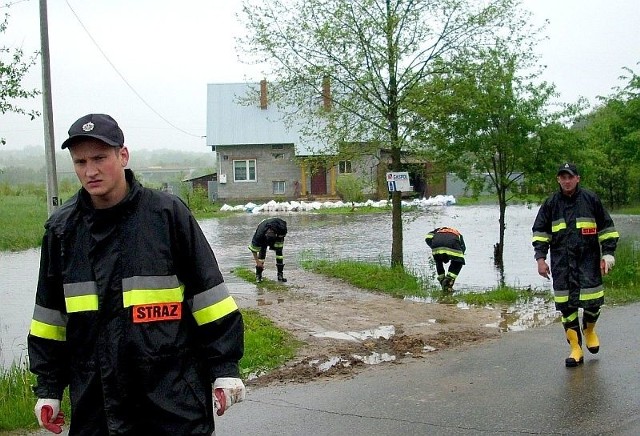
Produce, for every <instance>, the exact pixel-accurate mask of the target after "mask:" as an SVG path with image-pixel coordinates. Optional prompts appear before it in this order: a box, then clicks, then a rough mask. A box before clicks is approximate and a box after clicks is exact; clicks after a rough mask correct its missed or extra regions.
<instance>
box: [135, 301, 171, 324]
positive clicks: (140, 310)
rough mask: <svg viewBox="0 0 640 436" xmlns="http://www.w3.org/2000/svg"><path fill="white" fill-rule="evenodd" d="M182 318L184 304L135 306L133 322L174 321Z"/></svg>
mask: <svg viewBox="0 0 640 436" xmlns="http://www.w3.org/2000/svg"><path fill="white" fill-rule="evenodd" d="M181 318H182V304H180V303H159V304H144V305H138V306H133V322H153V321H172V320H176V319H181Z"/></svg>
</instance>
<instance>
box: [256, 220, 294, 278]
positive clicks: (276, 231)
mask: <svg viewBox="0 0 640 436" xmlns="http://www.w3.org/2000/svg"><path fill="white" fill-rule="evenodd" d="M286 235H287V222H286V221H285V220H283V219H281V218H267V219H264V220H262V221H261V222H260V224H258V228H256V232H255V233H254V235H253V238H252V239H251V245H249V250H250V251H251V253H252V254H253V260H254V261H255V262H256V282H257V283H260V282H261V281H262V272H263V271H264V259H265V257H266V256H267V248H268V249H270V250H274V251H275V252H276V268H277V270H278V281H279V282H286V281H287V279H285V278H284V255H283V253H282V250H283V248H284V237H285V236H286Z"/></svg>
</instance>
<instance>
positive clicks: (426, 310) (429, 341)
mask: <svg viewBox="0 0 640 436" xmlns="http://www.w3.org/2000/svg"><path fill="white" fill-rule="evenodd" d="M286 276H287V278H288V280H289V281H288V282H287V283H286V285H287V287H288V290H287V291H283V292H276V293H269V292H267V293H265V294H263V295H260V298H259V305H258V307H257V310H259V311H260V312H261V313H262V314H263V315H265V316H267V317H269V318H270V319H272V320H273V321H274V322H275V323H276V324H277V325H278V326H279V327H281V328H284V329H286V330H287V331H289V332H291V333H292V334H293V335H294V336H295V337H296V338H297V339H299V340H300V341H302V342H303V343H304V344H305V345H304V346H303V347H302V348H301V350H300V351H299V353H298V355H297V356H296V358H295V359H294V360H293V361H291V362H289V363H288V364H287V365H286V366H285V367H283V368H281V369H279V370H277V371H274V372H271V373H269V374H266V375H260V376H258V377H257V378H253V379H251V380H249V381H248V384H253V385H265V384H269V383H273V382H291V381H293V382H305V381H308V380H310V379H313V378H317V377H339V376H345V375H349V374H351V373H352V372H353V371H358V370H363V369H364V368H366V367H367V366H368V365H367V363H378V362H389V361H394V362H398V361H400V360H402V359H406V358H420V357H423V356H424V355H425V354H426V353H430V352H434V351H435V352H437V351H438V350H441V349H444V348H448V347H455V346H461V345H464V344H468V343H472V342H477V341H481V340H485V339H489V338H495V337H498V336H499V335H500V331H499V329H498V328H497V327H495V326H496V325H497V324H498V321H499V319H500V313H499V311H498V310H493V309H482V308H473V309H461V308H458V307H456V306H455V305H452V304H436V303H432V304H426V303H422V302H414V301H409V300H400V299H396V298H392V297H389V296H387V295H381V294H374V293H370V292H366V291H362V290H359V289H357V288H354V287H352V286H350V285H348V284H346V283H344V282H342V281H341V280H337V279H331V278H327V277H324V276H321V275H317V274H314V273H311V272H308V271H304V270H302V269H291V270H288V271H286ZM239 304H240V305H241V306H242V305H243V304H242V301H239ZM489 325H492V327H489ZM365 362H367V363H365Z"/></svg>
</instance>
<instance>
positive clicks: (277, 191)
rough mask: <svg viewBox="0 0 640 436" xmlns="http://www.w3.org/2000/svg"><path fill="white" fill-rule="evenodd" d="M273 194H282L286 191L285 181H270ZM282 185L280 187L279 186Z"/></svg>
mask: <svg viewBox="0 0 640 436" xmlns="http://www.w3.org/2000/svg"><path fill="white" fill-rule="evenodd" d="M271 186H272V190H273V195H284V194H285V193H286V192H287V182H285V181H284V180H274V181H272V182H271ZM280 186H282V188H281V189H280V188H279V187H280Z"/></svg>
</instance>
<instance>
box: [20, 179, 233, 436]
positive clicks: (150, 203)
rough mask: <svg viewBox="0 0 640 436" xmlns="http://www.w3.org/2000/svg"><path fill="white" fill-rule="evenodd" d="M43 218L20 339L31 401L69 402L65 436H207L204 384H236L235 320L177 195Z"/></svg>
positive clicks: (80, 197)
mask: <svg viewBox="0 0 640 436" xmlns="http://www.w3.org/2000/svg"><path fill="white" fill-rule="evenodd" d="M126 174H127V181H128V183H129V186H130V191H129V193H128V194H127V196H126V198H125V199H123V200H122V201H121V202H120V203H119V204H118V205H116V206H114V207H112V208H109V209H104V210H96V209H94V208H93V207H92V205H91V200H90V198H89V196H88V194H87V192H86V191H84V190H82V189H81V190H80V192H79V193H78V194H77V195H76V196H75V197H74V198H72V199H71V200H69V201H68V202H67V203H65V205H63V206H62V207H61V208H60V209H59V210H58V211H56V212H55V213H54V214H53V215H52V216H51V217H50V219H49V220H48V221H47V223H46V225H45V228H46V231H45V236H44V239H43V243H42V253H41V263H40V276H39V281H38V289H37V294H36V305H35V310H34V314H33V319H32V322H31V328H30V332H29V336H28V349H29V363H30V370H31V371H32V372H33V373H35V374H36V376H37V385H36V386H35V388H34V392H35V393H36V395H37V396H38V397H39V398H58V399H60V398H62V393H63V390H64V389H65V387H66V386H69V391H70V395H71V408H72V417H71V427H70V433H69V434H70V435H88V434H91V435H106V434H131V435H140V434H153V435H172V436H177V435H210V434H211V432H212V431H213V430H214V423H213V405H212V397H211V389H212V386H211V383H212V382H213V381H214V380H215V379H216V378H217V377H238V376H239V372H238V361H239V359H240V358H241V357H242V355H243V347H244V344H243V340H244V334H243V322H242V315H241V314H240V312H239V311H238V308H237V306H236V303H235V302H234V300H233V298H232V297H231V296H230V295H229V293H228V291H227V288H226V285H225V284H224V282H223V278H222V275H221V273H220V270H219V269H218V265H217V262H216V258H215V256H214V254H213V252H212V250H211V247H210V246H209V243H208V242H207V240H206V239H205V236H204V235H203V233H202V231H201V229H200V227H199V226H198V224H197V223H196V221H195V219H194V218H193V216H192V215H191V213H190V212H189V210H188V208H187V207H186V206H185V205H184V203H182V201H180V199H179V198H178V197H175V196H172V195H169V194H165V193H162V192H159V191H155V190H151V189H147V188H144V187H142V186H141V185H140V184H139V183H138V182H137V181H136V180H135V178H134V177H133V173H132V172H130V171H129V170H127V171H126Z"/></svg>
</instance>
